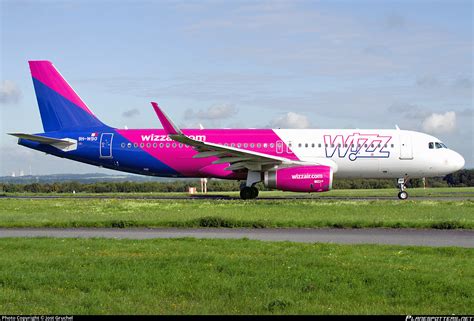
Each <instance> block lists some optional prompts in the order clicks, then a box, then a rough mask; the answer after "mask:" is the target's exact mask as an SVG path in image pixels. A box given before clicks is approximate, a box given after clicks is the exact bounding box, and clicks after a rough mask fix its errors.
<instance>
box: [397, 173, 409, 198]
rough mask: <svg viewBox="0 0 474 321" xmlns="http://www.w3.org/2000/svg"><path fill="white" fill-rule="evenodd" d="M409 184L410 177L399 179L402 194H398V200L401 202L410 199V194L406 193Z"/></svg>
mask: <svg viewBox="0 0 474 321" xmlns="http://www.w3.org/2000/svg"><path fill="white" fill-rule="evenodd" d="M407 182H408V177H406V178H403V177H402V178H399V179H398V188H399V189H400V192H399V193H398V198H399V199H401V200H406V199H407V198H408V193H407V192H406V191H405V189H406V183H407Z"/></svg>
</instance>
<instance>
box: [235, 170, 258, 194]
mask: <svg viewBox="0 0 474 321" xmlns="http://www.w3.org/2000/svg"><path fill="white" fill-rule="evenodd" d="M261 180H262V174H261V173H260V172H253V171H249V172H248V174H247V181H246V182H245V183H242V184H241V185H240V198H241V199H243V200H249V199H253V198H257V196H258V188H256V187H255V184H257V183H258V182H260V181H261Z"/></svg>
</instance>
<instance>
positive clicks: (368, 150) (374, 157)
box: [274, 129, 464, 178]
mask: <svg viewBox="0 0 474 321" xmlns="http://www.w3.org/2000/svg"><path fill="white" fill-rule="evenodd" d="M274 131H275V132H276V133H277V134H278V136H279V137H280V138H282V139H283V140H284V142H285V143H286V145H287V146H288V147H289V148H291V151H292V152H293V153H294V154H295V155H296V156H297V157H298V158H299V159H300V160H302V161H308V162H317V160H318V159H321V158H326V159H330V160H331V161H333V162H334V163H335V164H336V168H335V177H337V178H355V177H363V178H400V177H406V176H408V177H411V178H416V177H435V176H443V175H446V174H449V173H452V172H454V171H456V170H458V169H461V168H462V167H463V166H464V158H463V157H462V156H461V155H460V154H458V153H457V152H455V151H453V150H450V149H448V148H446V147H445V146H444V144H442V143H441V142H440V140H439V139H437V138H435V137H433V136H430V135H427V134H424V133H419V132H415V131H407V130H399V129H397V130H388V129H307V130H302V129H274ZM430 147H432V148H430Z"/></svg>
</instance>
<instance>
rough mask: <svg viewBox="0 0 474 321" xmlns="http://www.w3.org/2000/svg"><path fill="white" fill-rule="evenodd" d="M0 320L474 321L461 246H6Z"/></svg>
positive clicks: (1, 243) (470, 277) (0, 266)
mask: <svg viewBox="0 0 474 321" xmlns="http://www.w3.org/2000/svg"><path fill="white" fill-rule="evenodd" d="M0 252H1V253H2V260H1V261H0V289H1V290H0V311H2V313H4V314H20V313H21V314H214V313H217V314H221V313H222V314H272V313H275V314H453V313H454V314H473V313H474V305H472V301H473V297H472V295H473V293H474V268H473V265H472V262H473V260H474V252H473V251H472V250H470V249H462V248H427V247H396V246H369V245H356V246H345V245H328V244H312V245H310V244H297V243H288V242H277V243H272V242H259V241H249V240H195V239H180V240H176V239H175V240H146V241H134V240H104V239H44V238H43V239H41V238H40V239H1V240H0Z"/></svg>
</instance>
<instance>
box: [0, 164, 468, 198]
mask: <svg viewBox="0 0 474 321" xmlns="http://www.w3.org/2000/svg"><path fill="white" fill-rule="evenodd" d="M425 184H426V187H448V186H453V187H467V186H471V187H472V186H474V169H469V170H467V169H465V170H460V171H457V172H455V173H453V174H449V175H447V176H445V177H437V178H427V179H426V181H425ZM407 185H408V187H423V180H422V179H411V180H410V181H409V182H408V184H407ZM189 187H196V188H197V189H198V190H199V188H200V181H199V180H176V181H171V182H96V183H79V182H74V181H69V182H56V183H32V184H12V183H0V192H5V193H23V192H30V193H72V192H77V193H152V192H187V191H188V188H189ZM239 187H240V182H237V181H226V180H217V179H215V180H214V179H213V180H209V182H208V184H207V189H208V191H210V192H226V191H238V190H239ZM257 187H258V188H259V189H260V190H267V189H266V188H265V187H264V186H263V184H262V183H259V184H258V186H257ZM394 187H397V182H396V180H394V179H362V178H357V179H335V180H334V183H333V188H334V189H376V188H394Z"/></svg>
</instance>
